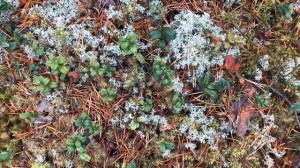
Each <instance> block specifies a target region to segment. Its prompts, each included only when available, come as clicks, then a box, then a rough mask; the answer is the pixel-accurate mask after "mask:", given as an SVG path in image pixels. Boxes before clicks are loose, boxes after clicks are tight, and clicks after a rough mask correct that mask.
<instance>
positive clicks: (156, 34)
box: [150, 27, 176, 48]
mask: <svg viewBox="0 0 300 168" xmlns="http://www.w3.org/2000/svg"><path fill="white" fill-rule="evenodd" d="M150 37H151V38H153V39H157V40H158V46H159V48H164V47H165V46H166V45H168V44H169V42H170V41H172V40H174V39H175V38H176V33H175V31H174V30H173V29H172V28H170V27H162V28H161V29H155V30H153V31H151V32H150Z"/></svg>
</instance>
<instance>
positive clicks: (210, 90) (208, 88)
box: [198, 73, 229, 100]
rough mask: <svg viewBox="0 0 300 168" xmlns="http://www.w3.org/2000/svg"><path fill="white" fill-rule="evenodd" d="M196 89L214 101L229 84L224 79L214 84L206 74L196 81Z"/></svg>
mask: <svg viewBox="0 0 300 168" xmlns="http://www.w3.org/2000/svg"><path fill="white" fill-rule="evenodd" d="M198 87H199V89H200V90H201V91H203V92H204V93H205V95H206V96H207V97H210V98H213V99H214V100H216V99H217V98H218V92H220V91H224V90H227V88H228V87H229V82H228V81H227V80H225V79H221V80H219V81H217V82H214V78H213V76H212V75H211V74H210V73H208V74H207V75H205V76H203V77H200V78H199V79H198Z"/></svg>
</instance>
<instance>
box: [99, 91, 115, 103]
mask: <svg viewBox="0 0 300 168" xmlns="http://www.w3.org/2000/svg"><path fill="white" fill-rule="evenodd" d="M100 94H101V96H102V98H103V102H104V103H109V102H111V101H113V99H114V98H115V96H116V95H117V89H114V88H113V89H101V91H100Z"/></svg>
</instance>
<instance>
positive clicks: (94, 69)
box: [90, 59, 104, 77]
mask: <svg viewBox="0 0 300 168" xmlns="http://www.w3.org/2000/svg"><path fill="white" fill-rule="evenodd" d="M90 66H91V67H90V74H91V76H93V77H94V76H97V75H99V76H102V75H103V73H104V72H103V69H101V68H100V63H99V62H98V61H97V60H96V59H91V60H90Z"/></svg>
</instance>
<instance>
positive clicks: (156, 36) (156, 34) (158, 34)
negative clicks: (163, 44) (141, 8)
mask: <svg viewBox="0 0 300 168" xmlns="http://www.w3.org/2000/svg"><path fill="white" fill-rule="evenodd" d="M150 37H151V38H153V39H159V38H161V37H162V31H161V30H159V29H155V30H153V31H151V32H150Z"/></svg>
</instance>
